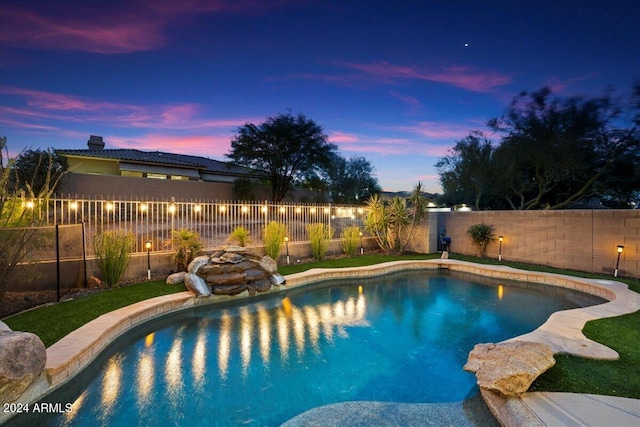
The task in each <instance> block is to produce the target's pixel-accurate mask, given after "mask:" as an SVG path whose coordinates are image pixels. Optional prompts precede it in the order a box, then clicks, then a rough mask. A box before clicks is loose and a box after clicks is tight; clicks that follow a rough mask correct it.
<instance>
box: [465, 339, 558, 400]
mask: <svg viewBox="0 0 640 427" xmlns="http://www.w3.org/2000/svg"><path fill="white" fill-rule="evenodd" d="M555 363H556V361H555V359H554V358H553V351H551V348H550V347H549V346H548V345H546V344H541V343H535V342H528V341H509V342H503V343H499V344H492V343H489V344H476V346H475V347H473V350H471V353H469V359H468V360H467V364H466V365H464V370H465V371H469V372H475V373H476V379H477V383H478V386H479V387H480V388H481V389H485V390H490V391H493V392H496V393H499V394H501V395H502V396H519V395H520V394H522V393H524V392H526V391H527V390H528V389H529V386H531V383H532V382H533V381H534V380H535V379H536V378H538V377H539V376H540V375H542V374H543V373H544V372H545V371H546V370H547V369H549V368H551V367H552V366H553V365H555Z"/></svg>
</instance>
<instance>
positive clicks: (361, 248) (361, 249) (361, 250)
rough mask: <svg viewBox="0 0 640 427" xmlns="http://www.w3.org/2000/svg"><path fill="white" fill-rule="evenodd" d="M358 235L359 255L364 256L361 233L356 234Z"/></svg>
mask: <svg viewBox="0 0 640 427" xmlns="http://www.w3.org/2000/svg"><path fill="white" fill-rule="evenodd" d="M358 234H359V235H360V255H362V254H364V246H362V231H361V232H359V233H358Z"/></svg>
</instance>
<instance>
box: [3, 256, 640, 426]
mask: <svg viewBox="0 0 640 427" xmlns="http://www.w3.org/2000/svg"><path fill="white" fill-rule="evenodd" d="M441 268H442V269H449V270H453V271H460V272H465V273H472V274H478V275H482V276H489V277H494V278H498V279H502V280H515V281H524V282H533V283H542V284H547V285H551V286H558V287H563V288H569V289H574V290H578V291H582V292H586V293H589V294H593V295H597V296H599V297H601V298H604V299H606V300H608V301H609V302H607V303H604V304H600V305H597V306H592V307H585V308H579V309H573V310H565V311H561V312H556V313H553V314H552V315H551V316H550V317H549V319H548V320H547V322H545V323H544V324H543V325H542V326H540V327H539V328H538V329H536V330H535V331H533V332H531V333H529V334H525V335H521V336H519V337H515V338H512V339H511V340H523V341H536V342H543V343H545V344H548V345H549V346H550V347H551V348H552V350H553V352H554V354H560V353H565V354H574V355H578V356H582V357H587V358H595V359H617V357H618V355H617V353H616V352H615V351H613V350H612V349H610V348H608V347H605V346H603V345H601V344H598V343H596V342H594V341H591V340H588V339H587V338H586V337H585V336H584V335H583V334H582V328H583V327H584V324H585V323H586V322H587V321H588V320H592V319H598V318H605V317H613V316H619V315H622V314H627V313H632V312H635V311H637V310H638V309H640V294H638V293H635V292H633V291H630V290H629V289H628V288H627V286H626V284H624V283H620V282H615V281H609V280H594V279H583V278H577V277H570V276H564V275H559V274H551V273H541V272H532V271H526V270H517V269H514V268H511V267H506V266H495V265H483V264H474V263H470V262H464V261H458V260H451V259H446V260H445V259H434V260H420V261H395V262H389V263H384V264H377V265H372V266H366V267H353V268H342V269H312V270H309V271H306V272H303V273H297V274H291V275H288V276H287V277H286V278H287V285H286V286H282V287H274V288H272V289H271V290H270V291H268V292H267V293H273V294H277V293H282V292H284V291H286V290H289V289H291V288H296V287H301V286H305V285H308V284H311V283H315V282H319V281H324V280H328V279H338V278H354V277H355V278H357V277H361V278H366V277H374V276H380V275H384V274H388V273H391V272H394V271H400V270H406V269H441ZM168 286H170V285H168ZM241 299H246V300H247V301H250V300H251V297H249V296H248V295H246V296H245V295H238V296H235V297H229V296H213V297H208V298H195V297H194V296H193V294H192V293H191V292H180V293H177V294H172V295H166V296H162V297H157V298H153V299H150V300H147V301H142V302H139V303H136V304H133V305H131V306H128V307H124V308H121V309H119V310H116V311H113V312H111V313H107V314H104V315H102V316H100V317H98V318H97V319H95V320H93V321H91V322H89V323H88V324H86V325H84V326H83V327H81V328H79V329H77V330H76V331H74V332H72V333H70V334H69V335H67V336H65V337H64V338H62V339H61V340H60V341H58V342H56V343H55V344H53V345H52V346H51V347H49V348H48V349H47V361H46V365H45V371H44V373H43V375H42V376H41V377H40V378H39V379H38V380H37V381H36V382H35V383H34V384H33V385H32V386H31V387H30V388H29V389H28V390H27V392H25V394H24V395H23V396H22V397H21V398H20V399H19V401H20V402H23V401H24V402H34V401H37V400H38V399H39V398H41V397H42V396H44V394H46V393H48V392H50V391H52V390H54V389H55V388H57V387H59V386H61V385H62V384H64V383H65V382H66V381H68V380H69V379H70V378H72V377H73V376H75V375H76V374H77V373H78V372H80V371H81V370H82V369H83V368H84V367H86V366H87V365H88V364H89V363H90V362H91V361H92V360H94V359H95V358H96V357H97V355H98V354H99V353H100V352H101V351H102V350H104V349H105V348H106V347H107V345H108V344H109V343H111V342H112V341H113V340H114V339H116V338H117V337H119V336H120V335H122V334H124V333H125V332H126V331H128V330H130V329H131V328H133V327H135V326H137V325H139V324H142V323H144V322H146V321H148V320H150V319H153V318H156V317H159V316H162V315H164V314H166V313H169V312H173V311H178V310H182V309H186V308H190V307H194V306H199V305H209V304H215V303H219V302H225V301H231V300H241ZM567 395H568V396H567ZM483 397H485V401H487V400H488V399H487V397H486V396H485V395H484V394H483ZM347 403H348V404H349V405H348V407H349V408H350V409H349V410H348V411H347V412H348V413H349V424H350V425H371V424H372V423H373V424H378V425H379V424H385V425H407V424H405V423H404V422H408V421H409V420H411V419H413V420H416V421H421V422H422V423H421V425H442V424H441V423H440V422H439V421H444V420H443V419H440V420H439V421H438V420H434V421H435V422H430V421H429V418H428V417H429V415H428V414H429V413H431V412H430V411H431V410H432V409H431V408H432V404H415V405H413V404H390V405H395V406H393V408H395V409H396V410H399V408H402V411H401V412H402V414H404V415H403V416H406V417H408V418H402V419H397V420H396V421H393V420H392V419H390V418H385V416H390V415H389V414H390V412H389V410H390V407H388V406H387V407H386V409H385V410H379V411H378V414H379V417H382V418H377V421H378V422H374V419H372V418H371V417H372V415H373V413H374V412H375V411H373V408H374V407H375V408H378V409H380V408H385V406H384V405H380V402H377V403H376V402H347ZM347 403H343V404H336V405H337V406H336V405H330V406H331V407H333V409H332V410H333V411H334V413H335V414H337V413H338V412H339V411H338V407H339V405H347ZM363 405H364V406H363ZM487 405H488V406H489V407H490V409H491V410H492V412H493V414H494V416H496V418H497V419H498V421H499V422H500V423H501V424H502V425H523V422H526V423H527V425H540V426H545V425H546V426H556V425H558V426H560V425H587V426H589V425H590V426H599V425H609V426H615V425H620V426H624V425H640V400H635V399H622V398H612V397H606V396H595V397H594V396H593V395H581V394H570V393H525V394H524V395H523V396H522V397H521V398H509V399H502V400H499V399H489V401H487ZM346 407H347V406H342V407H341V408H342V409H344V408H346ZM323 408H327V407H321V408H315V409H312V410H310V411H307V412H305V413H304V414H301V415H300V416H298V417H296V418H294V419H292V420H291V421H290V422H289V423H287V425H290V426H293V425H320V424H318V423H319V422H320V421H322V425H331V422H330V419H327V416H326V411H325V409H323ZM358 408H360V409H358ZM427 408H429V409H427ZM372 411H373V412H372ZM395 413H397V411H396V412H395ZM314 414H316V415H317V416H318V417H320V418H316V415H314ZM374 418H375V417H374ZM314 419H315V420H316V421H315V423H314V421H312V420H314ZM296 420H298V421H296ZM358 420H359V421H358ZM600 420H607V423H606V424H601V423H600ZM3 421H4V420H3V418H2V414H0V423H2V422H3ZM342 421H343V422H344V421H345V420H344V419H343V420H342ZM327 422H329V424H327ZM338 422H339V420H338V419H336V424H334V425H340V424H339V423H338ZM342 425H344V424H342ZM414 425H415V424H414ZM456 425H458V424H456Z"/></svg>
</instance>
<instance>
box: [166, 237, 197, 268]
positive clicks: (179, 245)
mask: <svg viewBox="0 0 640 427" xmlns="http://www.w3.org/2000/svg"><path fill="white" fill-rule="evenodd" d="M168 245H171V246H172V247H173V248H176V253H175V255H174V256H173V259H174V261H175V263H176V266H177V267H178V271H186V270H187V266H188V265H189V263H190V262H191V261H193V259H194V258H195V257H196V255H197V254H198V252H199V251H200V249H202V243H201V241H200V234H198V233H197V232H195V231H193V230H189V229H186V228H182V229H180V230H173V231H171V239H170V240H169V242H167V246H168Z"/></svg>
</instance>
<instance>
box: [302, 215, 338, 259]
mask: <svg viewBox="0 0 640 427" xmlns="http://www.w3.org/2000/svg"><path fill="white" fill-rule="evenodd" d="M307 235H308V237H309V243H310V244H311V253H312V254H313V257H314V258H315V259H317V260H318V261H320V260H323V259H324V257H325V255H326V253H327V250H328V249H329V242H330V241H331V237H333V230H331V228H330V227H329V226H327V225H325V224H322V223H320V222H317V223H313V224H307Z"/></svg>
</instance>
